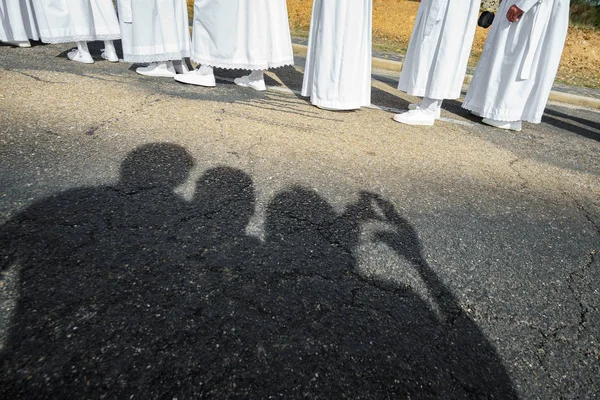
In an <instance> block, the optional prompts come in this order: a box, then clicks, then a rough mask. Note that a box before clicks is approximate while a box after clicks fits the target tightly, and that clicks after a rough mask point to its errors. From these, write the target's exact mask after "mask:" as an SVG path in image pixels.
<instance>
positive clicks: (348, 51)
mask: <svg viewBox="0 0 600 400" xmlns="http://www.w3.org/2000/svg"><path fill="white" fill-rule="evenodd" d="M372 4H373V3H372V0H352V1H347V0H315V2H314V4H313V10H312V18H311V24H310V34H309V38H308V53H307V55H306V66H305V68H304V81H303V83H302V95H303V96H306V97H310V101H311V103H312V104H314V105H316V106H320V107H325V108H331V109H336V110H353V109H357V108H360V107H362V106H368V105H370V104H371V48H372V40H371V39H372V33H371V26H372V12H373V11H372V10H373V5H372Z"/></svg>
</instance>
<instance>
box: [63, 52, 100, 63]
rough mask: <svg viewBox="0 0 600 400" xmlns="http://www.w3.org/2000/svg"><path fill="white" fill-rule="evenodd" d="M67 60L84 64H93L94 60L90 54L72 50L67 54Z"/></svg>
mask: <svg viewBox="0 0 600 400" xmlns="http://www.w3.org/2000/svg"><path fill="white" fill-rule="evenodd" d="M67 58H68V59H69V60H71V61H77V62H80V63H84V64H93V63H94V59H93V58H92V56H91V55H90V54H89V53H87V54H86V53H81V52H80V51H79V50H77V49H75V50H71V51H70V52H68V53H67Z"/></svg>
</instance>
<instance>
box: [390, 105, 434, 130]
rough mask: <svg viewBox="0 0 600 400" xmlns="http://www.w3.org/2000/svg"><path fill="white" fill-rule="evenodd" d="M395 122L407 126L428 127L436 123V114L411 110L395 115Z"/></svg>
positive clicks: (428, 111)
mask: <svg viewBox="0 0 600 400" xmlns="http://www.w3.org/2000/svg"><path fill="white" fill-rule="evenodd" d="M394 121H396V122H400V123H402V124H406V125H427V126H431V125H433V124H434V123H435V112H433V111H431V110H422V109H420V108H418V109H416V110H409V111H407V112H404V113H402V114H396V115H394Z"/></svg>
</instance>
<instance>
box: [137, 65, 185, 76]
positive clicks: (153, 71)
mask: <svg viewBox="0 0 600 400" xmlns="http://www.w3.org/2000/svg"><path fill="white" fill-rule="evenodd" d="M135 72H137V73H138V74H140V75H144V76H153V77H156V78H174V77H175V76H176V75H177V72H176V71H175V68H174V67H173V63H172V62H170V61H167V62H159V63H152V64H150V65H148V66H147V67H139V68H138V69H136V70H135Z"/></svg>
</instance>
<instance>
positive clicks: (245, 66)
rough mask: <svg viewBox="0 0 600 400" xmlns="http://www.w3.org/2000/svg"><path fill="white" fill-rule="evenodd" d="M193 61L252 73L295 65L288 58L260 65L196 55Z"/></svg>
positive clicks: (193, 56) (292, 59) (292, 60)
mask: <svg viewBox="0 0 600 400" xmlns="http://www.w3.org/2000/svg"><path fill="white" fill-rule="evenodd" d="M192 61H194V62H195V63H198V64H200V65H207V66H210V67H214V68H222V69H246V70H251V71H256V70H267V69H273V68H281V67H286V66H293V65H294V58H293V57H292V58H291V59H290V58H286V59H284V60H280V61H269V62H267V63H258V64H250V63H247V62H246V63H242V62H239V63H235V62H229V61H218V60H214V59H208V58H201V57H197V56H195V55H192Z"/></svg>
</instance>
